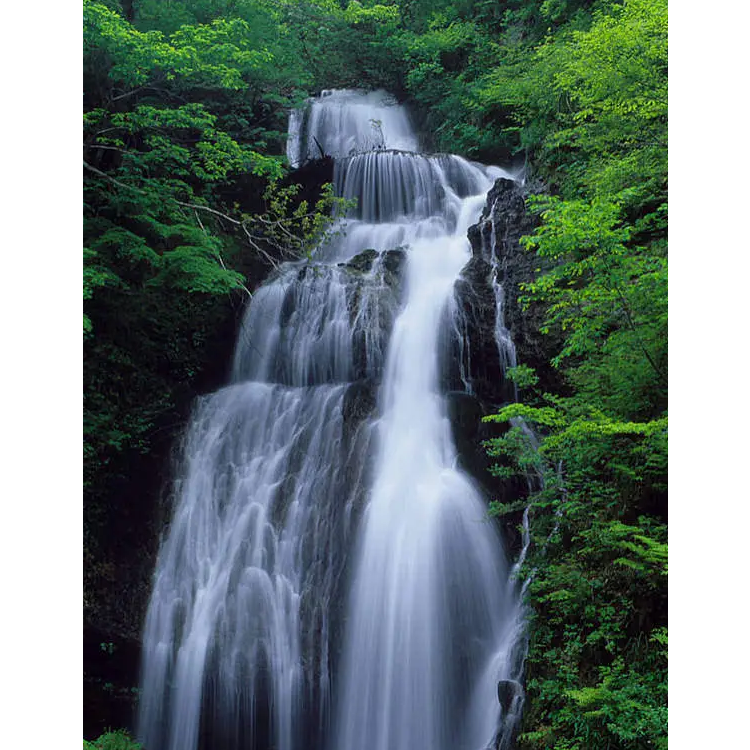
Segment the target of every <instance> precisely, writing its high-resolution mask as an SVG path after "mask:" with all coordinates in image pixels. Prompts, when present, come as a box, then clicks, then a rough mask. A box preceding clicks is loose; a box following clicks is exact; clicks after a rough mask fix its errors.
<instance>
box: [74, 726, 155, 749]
mask: <svg viewBox="0 0 750 750" xmlns="http://www.w3.org/2000/svg"><path fill="white" fill-rule="evenodd" d="M83 750H142V745H140V744H139V743H138V742H136V741H135V740H133V739H132V738H131V737H130V735H129V734H128V733H127V732H126V731H125V730H123V729H120V730H118V731H116V732H105V733H104V734H103V735H101V736H100V737H98V738H97V739H96V740H94V741H93V742H87V741H86V740H84V741H83Z"/></svg>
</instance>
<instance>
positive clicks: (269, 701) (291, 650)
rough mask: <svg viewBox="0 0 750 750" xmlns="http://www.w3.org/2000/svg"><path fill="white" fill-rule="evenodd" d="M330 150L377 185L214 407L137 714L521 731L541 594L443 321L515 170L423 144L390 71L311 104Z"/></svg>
mask: <svg viewBox="0 0 750 750" xmlns="http://www.w3.org/2000/svg"><path fill="white" fill-rule="evenodd" d="M320 151H322V152H324V153H326V154H329V155H331V156H333V157H334V159H335V176H334V179H335V185H336V190H337V194H339V195H342V196H344V197H348V198H356V199H357V206H356V208H354V209H352V210H351V211H350V212H349V215H348V216H346V217H340V218H339V219H338V221H339V222H340V225H341V228H342V230H344V231H342V232H340V233H337V234H336V235H334V236H333V237H332V238H330V239H329V240H328V241H327V242H326V243H325V244H324V245H323V246H321V247H320V248H318V249H317V251H316V252H315V253H314V255H313V258H312V260H309V261H308V260H306V261H299V262H291V263H285V264H284V265H282V266H281V268H279V269H278V270H277V272H276V273H275V274H274V275H273V276H272V278H270V279H269V280H268V281H267V282H266V283H265V284H264V285H263V286H262V287H261V288H260V289H259V290H258V291H257V292H256V294H255V295H254V297H253V299H252V302H251V304H250V305H249V307H248V310H247V312H246V315H245V319H244V321H243V325H242V329H241V331H240V335H239V338H238V342H237V346H236V350H235V356H234V361H233V365H232V376H231V383H230V384H229V385H228V386H227V387H226V388H224V389H222V390H220V391H218V392H217V393H215V394H212V395H210V396H206V397H204V398H202V399H200V400H199V402H198V404H197V405H196V407H195V409H194V413H193V415H192V418H191V423H190V426H189V428H188V430H187V432H186V435H185V437H184V439H183V445H182V448H181V452H180V456H181V458H180V461H179V465H178V467H177V470H176V480H175V482H174V486H173V492H172V497H173V503H174V509H173V517H172V519H171V522H170V524H169V527H168V529H167V530H166V533H165V536H164V540H163V543H162V546H161V549H160V552H159V556H158V560H157V566H156V572H155V576H154V585H153V593H152V596H151V600H150V603H149V608H148V612H147V617H146V624H145V631H144V649H143V663H142V692H141V700H140V705H139V717H138V736H139V739H140V740H141V741H142V742H143V743H144V745H145V747H146V748H148V750H199V749H200V750H220V749H221V750H223V749H226V750H239V749H240V748H252V750H266V748H274V749H275V750H302V748H303V747H304V748H312V750H413V748H417V747H425V748H430V750H484V749H485V748H490V747H499V748H501V750H506V748H508V747H509V743H510V737H511V735H512V731H513V723H514V721H515V718H516V714H517V709H518V707H519V705H520V704H519V702H518V700H516V701H515V702H514V703H513V704H512V707H511V708H508V707H507V706H505V707H503V705H501V703H500V702H499V701H498V683H503V684H516V682H517V681H518V679H519V669H520V666H519V658H518V653H519V644H520V643H521V641H522V638H523V623H522V611H521V607H520V603H519V597H518V591H517V588H518V587H517V582H516V581H515V580H514V577H513V576H512V575H511V572H512V571H511V567H510V565H509V563H508V561H507V560H506V558H505V556H504V553H503V546H502V541H501V539H500V536H499V534H498V532H497V530H496V528H495V526H494V524H493V523H492V522H490V521H489V520H488V519H487V513H486V498H485V497H483V495H482V491H481V490H480V488H479V487H478V485H477V484H476V483H475V482H474V481H473V480H472V478H471V477H470V476H468V475H467V474H466V473H465V472H464V471H462V470H461V469H460V468H459V461H458V455H457V451H456V447H455V444H454V440H453V434H452V427H451V423H450V420H449V416H448V408H447V399H446V394H445V392H444V391H445V388H444V386H443V385H442V384H443V382H444V373H443V370H444V369H445V367H446V363H445V361H444V357H441V356H440V347H441V344H440V342H441V340H442V339H444V338H445V336H446V335H450V333H451V332H452V331H456V330H457V325H456V321H455V319H454V318H455V316H456V315H457V314H458V313H457V310H456V305H455V304H454V287H455V284H456V281H457V280H458V279H459V276H460V274H461V270H462V268H463V267H464V266H465V265H466V263H467V261H468V260H469V259H470V257H471V250H470V246H469V242H468V240H467V236H466V233H467V229H468V227H469V225H470V224H471V223H473V222H475V221H476V220H477V218H478V217H479V214H480V211H481V208H482V206H483V204H484V201H485V198H486V194H487V192H488V190H489V189H490V187H491V186H492V184H493V182H494V180H495V179H496V178H497V177H500V176H505V177H509V176H510V175H509V174H508V173H507V172H505V171H504V170H502V169H499V168H497V167H486V166H483V165H480V164H476V163H472V162H469V161H467V160H465V159H462V158H461V157H458V156H452V155H427V154H422V153H419V150H418V142H417V138H416V135H415V134H414V132H413V130H412V128H411V126H410V123H409V119H408V116H407V113H406V112H405V111H404V109H403V108H402V107H400V106H399V105H397V104H396V103H395V102H394V101H393V100H392V99H390V97H388V95H386V94H385V93H384V92H374V93H362V92H356V91H328V92H323V95H322V96H321V97H319V98H315V99H313V100H311V102H310V103H309V104H308V106H307V107H306V108H304V109H303V110H299V111H296V112H294V113H293V114H292V116H291V120H290V138H289V158H290V161H291V162H292V163H293V164H299V163H301V162H304V161H305V160H306V159H308V158H314V157H316V156H318V155H319V153H320ZM493 270H494V269H493ZM498 286H499V284H498ZM495 293H496V296H497V300H498V304H499V303H500V302H501V290H500V291H498V290H496V292H495ZM498 320H501V310H498ZM496 330H497V335H498V337H500V336H501V335H502V334H503V331H504V329H503V328H502V326H501V325H500V323H498V324H497V326H496ZM501 345H502V346H504V347H506V348H505V351H506V353H507V352H508V351H509V350H508V349H507V342H501V341H500V338H498V346H501Z"/></svg>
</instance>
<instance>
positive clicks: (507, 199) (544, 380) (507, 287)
mask: <svg viewBox="0 0 750 750" xmlns="http://www.w3.org/2000/svg"><path fill="white" fill-rule="evenodd" d="M537 192H538V191H537ZM528 193H529V190H528V188H525V187H524V186H522V185H520V184H519V183H517V182H514V181H513V180H507V179H505V178H500V179H498V180H497V181H496V182H495V184H494V186H493V187H492V189H491V190H490V192H489V193H488V195H487V203H486V204H485V207H484V209H483V211H482V215H481V217H480V219H479V222H478V223H477V224H474V225H473V226H471V227H469V232H468V236H469V241H470V243H471V247H472V252H473V253H474V259H473V260H472V262H470V264H469V266H471V264H472V263H476V262H477V259H481V260H484V261H485V262H487V263H489V262H490V261H491V260H492V257H493V256H494V258H495V259H496V260H497V263H498V271H499V281H500V283H501V284H502V286H503V291H504V294H505V309H504V321H505V326H506V327H507V328H508V330H509V331H510V334H511V336H512V338H513V342H514V344H515V347H516V353H517V358H518V363H519V364H525V365H528V366H530V367H533V368H534V369H535V370H536V372H537V375H539V378H540V386H541V388H542V389H545V390H549V389H550V388H551V387H552V384H553V383H554V381H555V378H556V373H555V371H554V370H553V369H552V368H551V366H550V364H549V360H550V357H551V356H552V354H553V353H554V352H555V351H556V348H557V346H556V342H555V341H554V340H553V338H552V337H551V336H545V335H543V334H542V333H541V328H542V326H543V325H544V310H543V309H542V307H541V305H538V304H536V303H532V304H531V306H530V307H529V308H528V309H527V310H522V309H521V305H520V304H519V302H518V298H519V296H520V295H521V285H522V284H525V283H529V282H531V281H534V280H535V279H537V278H538V276H539V273H540V271H538V270H537V269H542V270H547V269H548V268H549V264H547V263H545V262H544V261H543V260H542V259H540V258H538V257H537V255H536V254H535V253H533V252H530V251H527V250H526V249H524V248H523V247H522V246H521V244H520V242H519V240H520V238H521V237H523V236H524V235H528V234H531V233H532V232H533V231H534V229H535V228H536V226H537V224H538V220H537V218H536V217H535V216H533V215H532V214H530V213H529V212H528V211H527V210H526V196H527V195H528ZM493 223H494V227H495V241H494V247H491V245H492V225H493ZM479 267H480V268H481V265H480V266H479ZM467 269H468V267H467Z"/></svg>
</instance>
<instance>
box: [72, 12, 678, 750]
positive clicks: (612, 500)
mask: <svg viewBox="0 0 750 750" xmlns="http://www.w3.org/2000/svg"><path fill="white" fill-rule="evenodd" d="M666 36H667V3H666V0H624V1H623V2H614V1H613V0H599V1H592V0H544V2H533V1H532V0H507V1H506V2H496V1H494V0H452V1H451V0H401V2H399V3H396V2H388V0H382V2H380V3H372V2H367V0H364V1H363V2H356V1H355V0H353V1H352V2H348V3H346V2H343V0H342V3H339V2H336V0H308V1H307V2H301V1H299V0H174V1H172V2H164V1H163V0H161V1H159V0H140V1H139V0H132V1H131V2H122V3H118V2H116V1H114V0H110V1H109V2H92V1H91V0H85V1H84V44H85V47H84V88H85V100H84V103H85V116H84V200H85V205H84V210H85V223H84V245H85V249H84V299H85V301H86V302H85V315H84V336H85V339H84V340H85V357H86V367H85V383H84V386H85V395H86V412H85V438H86V444H85V453H84V460H85V481H86V491H87V500H86V556H87V576H88V580H87V583H88V584H89V587H90V588H91V589H92V590H94V591H95V590H96V588H97V587H101V586H103V585H107V582H108V580H109V578H108V576H109V575H110V573H109V572H108V571H109V568H108V565H111V563H110V562H109V557H108V549H107V543H105V542H104V540H105V539H110V538H112V537H111V536H110V535H109V534H107V533H105V531H106V526H107V524H108V523H110V522H111V521H110V519H111V518H113V517H117V516H116V510H115V509H113V507H114V508H116V507H118V506H120V505H122V504H127V503H128V502H129V501H130V498H129V497H128V492H129V491H131V490H129V488H131V487H132V486H133V485H132V484H129V481H130V480H131V475H132V472H133V470H134V467H137V466H140V464H139V463H138V461H139V460H140V459H139V458H138V457H139V456H148V455H150V454H152V453H153V452H154V450H155V448H156V446H157V445H161V444H167V443H168V442H169V440H171V438H172V437H173V435H174V433H175V429H176V426H177V425H179V423H180V420H181V419H182V418H184V410H185V408H186V407H187V404H188V403H189V401H190V399H191V398H192V396H193V394H194V393H195V392H196V391H197V390H200V389H201V388H202V387H205V386H206V385H207V384H208V383H210V381H211V378H212V377H218V376H217V375H216V364H215V361H216V360H219V359H221V357H224V359H223V360H221V361H226V360H225V358H226V356H228V354H227V352H226V350H222V351H218V349H217V347H218V346H219V345H218V344H217V343H216V342H217V341H222V340H223V341H224V346H225V347H226V345H227V339H229V340H230V341H231V336H230V335H229V333H228V332H229V331H231V330H232V326H233V321H234V318H235V316H236V310H237V309H238V308H239V306H240V304H241V302H242V300H243V299H244V295H246V293H247V289H246V287H251V288H252V287H253V286H254V285H255V284H256V283H257V282H258V280H259V278H260V276H261V275H262V274H263V273H265V272H266V270H267V268H268V267H269V264H270V263H271V261H272V259H273V258H279V257H282V255H283V253H292V254H299V253H304V252H305V251H306V250H307V248H308V247H309V245H310V243H312V242H314V241H315V239H316V237H318V236H319V235H320V232H322V231H325V226H326V225H325V219H324V217H325V216H326V215H327V214H328V211H329V209H330V205H331V201H332V199H331V196H330V193H327V192H324V194H323V195H322V197H321V201H320V203H319V204H318V205H317V206H315V205H312V204H311V203H310V202H301V201H300V198H299V196H297V195H295V190H296V188H295V187H293V186H292V185H291V184H290V183H289V182H288V180H286V175H287V173H288V165H287V164H286V162H285V159H284V157H283V155H282V154H283V152H284V143H283V141H284V131H285V122H286V120H285V118H286V112H287V110H288V108H289V107H290V106H292V105H294V104H295V103H297V102H299V101H300V100H301V99H302V98H303V97H304V96H306V95H307V94H309V93H311V92H314V91H316V90H319V89H320V88H332V87H341V86H358V87H364V88H375V87H383V88H386V89H389V90H391V91H393V92H395V93H396V94H397V95H398V96H399V97H400V98H402V99H405V100H407V101H408V102H409V103H410V104H411V106H412V107H413V110H414V112H415V113H416V114H417V116H418V118H419V119H420V122H421V124H422V127H423V129H424V131H425V132H429V133H430V134H431V137H432V140H433V143H432V144H431V145H432V146H433V147H434V148H436V149H444V150H450V151H458V152H461V153H463V154H465V155H468V156H470V157H472V158H477V159H482V160H485V161H490V162H495V163H497V162H498V161H501V160H502V159H505V158H507V157H509V156H510V155H511V154H523V155H524V156H525V158H526V161H527V165H528V167H529V170H530V173H531V174H532V175H533V176H534V178H535V181H534V184H538V185H544V191H543V194H539V195H536V196H530V198H529V201H528V205H529V210H532V211H534V212H536V213H538V214H539V216H540V224H539V227H538V229H537V231H536V232H535V233H534V234H533V235H532V236H530V237H528V238H526V246H527V249H528V251H529V252H530V253H535V254H536V255H537V256H538V257H539V259H540V264H539V266H540V268H542V267H544V268H550V269H551V270H549V271H547V272H545V273H542V272H540V273H539V275H538V277H537V278H536V279H535V280H534V281H533V282H532V283H530V284H528V285H527V287H526V288H525V290H524V296H523V298H522V303H523V304H525V305H534V306H537V307H539V306H541V308H542V309H543V310H544V311H545V315H546V328H545V331H546V332H547V333H548V334H549V341H550V345H549V348H550V351H549V358H550V362H549V368H550V369H551V370H552V371H553V372H554V373H555V378H554V382H555V383H556V384H557V386H556V388H555V389H554V392H542V391H541V390H540V389H539V387H538V382H539V379H538V377H537V374H536V373H534V372H533V371H531V370H530V369H529V368H528V367H526V366H524V365H523V363H521V365H520V366H519V367H518V368H517V369H516V370H515V372H514V373H513V377H514V378H515V379H516V381H517V383H518V386H519V392H520V395H521V401H520V403H519V404H515V405H511V406H508V407H506V408H505V409H503V410H502V411H501V412H500V414H499V415H497V417H494V419H497V420H499V421H503V422H505V421H507V420H509V419H511V418H514V417H519V418H522V419H523V420H524V421H525V423H526V424H528V425H529V426H531V427H533V429H534V430H535V432H536V434H537V437H538V438H539V441H540V444H539V448H538V450H537V449H536V448H534V447H533V446H531V444H530V443H529V440H528V437H527V433H526V432H524V431H523V430H522V429H521V428H520V426H518V425H519V423H518V422H516V421H515V420H514V424H515V425H516V426H515V427H513V428H512V429H510V431H508V432H507V433H506V434H505V435H504V436H503V437H502V438H500V439H497V440H493V441H491V443H490V444H489V445H488V450H489V451H490V452H491V454H492V455H493V456H495V457H496V459H497V466H496V469H495V470H496V472H497V473H498V474H499V475H508V474H514V473H521V474H528V473H532V474H534V475H538V476H539V477H540V482H539V491H538V492H537V493H535V494H534V495H533V496H532V497H531V510H530V524H531V536H532V546H531V549H530V555H529V558H528V561H527V566H526V567H527V573H528V574H530V575H531V583H530V585H529V588H528V602H529V612H530V617H531V628H530V635H531V643H530V650H529V657H528V684H527V710H526V714H525V718H524V725H523V728H522V732H521V735H520V737H519V747H521V748H555V749H556V750H573V749H574V748H581V749H584V748H586V749H589V748H592V749H597V748H601V749H602V750H604V749H605V748H607V749H608V750H620V749H621V750H631V749H635V748H646V747H657V748H666V746H667V744H666V639H667V636H666V560H667V558H666V549H667V548H666V460H667V335H666V334H667V306H666V299H667V286H666V285H667V272H666V264H667V253H666V227H667V209H666V206H667V204H666V190H667V185H666V179H667V173H666V166H667V143H666V133H667V122H666V118H667V110H666V106H667V96H666V93H667V91H666V86H667V38H666ZM539 192H540V193H542V191H539ZM219 348H220V347H219ZM212 363H213V364H212ZM212 367H213V370H212ZM544 380H545V382H549V379H548V378H545V379H544ZM519 509H520V506H518V505H516V506H509V507H508V506H499V505H497V504H495V505H494V506H493V510H494V512H495V513H497V514H501V515H506V516H508V517H509V518H512V519H515V518H517V516H518V513H519ZM113 514H114V515H113ZM113 536H114V535H113ZM91 606H93V605H91Z"/></svg>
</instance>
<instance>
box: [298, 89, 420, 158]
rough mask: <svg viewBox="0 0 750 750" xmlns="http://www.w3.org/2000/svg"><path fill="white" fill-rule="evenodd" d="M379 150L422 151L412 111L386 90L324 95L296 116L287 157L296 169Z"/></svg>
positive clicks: (339, 91)
mask: <svg viewBox="0 0 750 750" xmlns="http://www.w3.org/2000/svg"><path fill="white" fill-rule="evenodd" d="M374 149H399V150H401V151H418V150H419V143H418V141H417V137H416V135H415V134H414V131H413V130H412V127H411V124H410V122H409V117H408V115H407V113H406V110H405V109H404V108H403V107H401V106H399V105H398V104H397V103H396V100H395V99H394V98H393V97H392V96H391V95H390V94H387V93H386V92H385V91H373V92H370V93H365V92H362V91H357V90H354V89H341V90H336V91H323V92H322V93H321V95H320V97H315V98H312V99H309V100H308V102H307V105H306V106H305V107H303V108H302V109H296V110H293V111H292V113H291V116H290V121H289V141H288V142H287V157H288V158H289V163H290V164H291V165H292V166H293V167H298V166H300V164H302V163H303V162H305V161H307V160H308V159H316V158H319V157H321V156H324V155H326V156H333V157H334V158H340V157H343V156H351V155H352V154H357V153H361V152H364V151H372V150H374Z"/></svg>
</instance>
